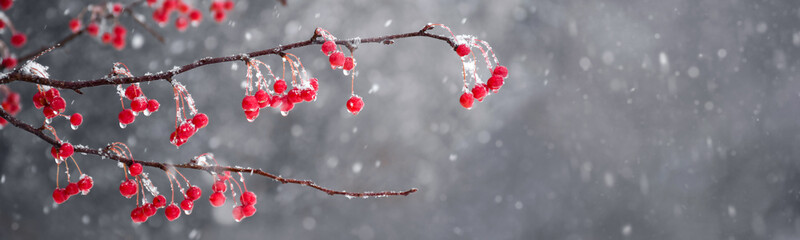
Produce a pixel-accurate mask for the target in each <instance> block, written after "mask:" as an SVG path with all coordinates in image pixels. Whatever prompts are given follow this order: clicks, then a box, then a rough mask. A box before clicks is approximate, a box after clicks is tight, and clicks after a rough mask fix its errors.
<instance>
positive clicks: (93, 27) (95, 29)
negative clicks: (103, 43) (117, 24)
mask: <svg viewBox="0 0 800 240" xmlns="http://www.w3.org/2000/svg"><path fill="white" fill-rule="evenodd" d="M86 32H87V33H89V35H91V36H93V37H96V36H97V34H98V33H100V26H97V23H95V22H91V23H89V26H86Z"/></svg>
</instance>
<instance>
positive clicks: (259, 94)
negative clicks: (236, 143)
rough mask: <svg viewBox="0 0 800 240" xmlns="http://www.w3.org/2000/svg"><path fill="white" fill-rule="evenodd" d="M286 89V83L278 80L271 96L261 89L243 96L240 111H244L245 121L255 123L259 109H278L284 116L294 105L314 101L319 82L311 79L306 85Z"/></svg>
mask: <svg viewBox="0 0 800 240" xmlns="http://www.w3.org/2000/svg"><path fill="white" fill-rule="evenodd" d="M287 88H288V86H287V85H286V81H285V80H283V79H278V80H276V81H275V83H274V84H273V85H272V90H273V92H274V95H272V96H270V94H269V93H268V92H267V91H264V90H263V89H259V90H258V91H256V93H255V94H253V95H245V96H244V98H243V99H242V110H244V115H245V117H247V120H248V121H250V122H252V121H255V120H256V118H258V114H259V112H260V109H261V108H266V107H273V108H278V109H280V111H281V113H282V114H284V115H285V114H288V112H289V111H291V110H292V109H294V105H295V104H297V103H301V102H304V101H305V102H311V101H314V100H316V99H317V91H319V80H317V79H316V78H311V79H308V84H307V85H303V84H301V85H300V86H294V88H292V89H291V90H288V91H287ZM284 93H285V94H284Z"/></svg>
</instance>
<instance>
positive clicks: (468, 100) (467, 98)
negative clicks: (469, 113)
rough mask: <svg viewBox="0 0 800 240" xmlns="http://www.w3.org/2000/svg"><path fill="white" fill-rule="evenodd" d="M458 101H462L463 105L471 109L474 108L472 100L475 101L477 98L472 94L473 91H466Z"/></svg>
mask: <svg viewBox="0 0 800 240" xmlns="http://www.w3.org/2000/svg"><path fill="white" fill-rule="evenodd" d="M458 101H459V102H461V106H462V107H464V108H466V109H470V108H472V102H473V101H475V99H474V97H473V96H472V93H470V92H464V94H461V98H459V99H458Z"/></svg>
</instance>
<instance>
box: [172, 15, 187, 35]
mask: <svg viewBox="0 0 800 240" xmlns="http://www.w3.org/2000/svg"><path fill="white" fill-rule="evenodd" d="M187 27H189V19H188V18H185V17H178V18H176V19H175V28H176V29H178V31H181V32H183V31H186V28H187Z"/></svg>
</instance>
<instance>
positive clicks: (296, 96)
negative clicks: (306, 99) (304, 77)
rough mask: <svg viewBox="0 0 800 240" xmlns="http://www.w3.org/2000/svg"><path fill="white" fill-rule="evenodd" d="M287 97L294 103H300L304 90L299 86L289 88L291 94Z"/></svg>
mask: <svg viewBox="0 0 800 240" xmlns="http://www.w3.org/2000/svg"><path fill="white" fill-rule="evenodd" d="M286 97H287V98H289V101H291V102H292V103H299V102H302V101H303V96H302V92H301V90H300V89H297V88H293V89H292V90H289V94H287V95H286Z"/></svg>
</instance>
